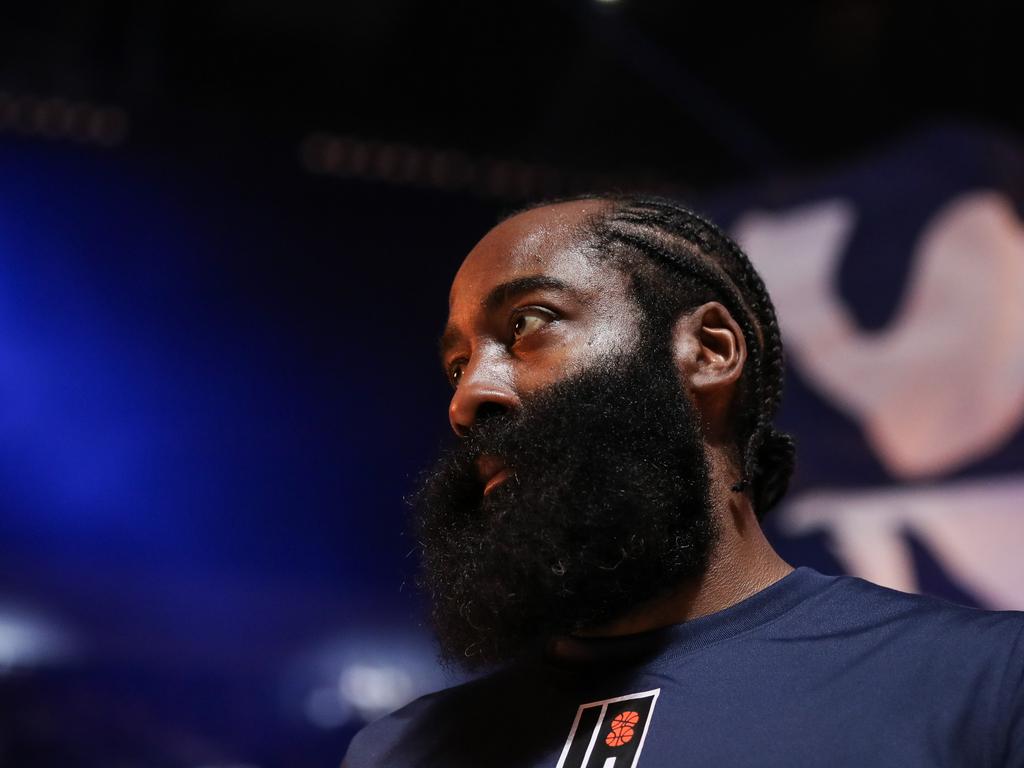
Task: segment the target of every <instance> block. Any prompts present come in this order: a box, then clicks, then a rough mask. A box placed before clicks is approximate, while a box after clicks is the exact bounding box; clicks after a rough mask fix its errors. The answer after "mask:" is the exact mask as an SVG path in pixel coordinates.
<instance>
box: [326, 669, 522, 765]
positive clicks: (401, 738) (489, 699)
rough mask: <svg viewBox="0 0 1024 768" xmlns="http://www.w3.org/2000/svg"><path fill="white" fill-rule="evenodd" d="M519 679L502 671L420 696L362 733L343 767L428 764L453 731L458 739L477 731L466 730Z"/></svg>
mask: <svg viewBox="0 0 1024 768" xmlns="http://www.w3.org/2000/svg"><path fill="white" fill-rule="evenodd" d="M515 679H516V678H515V673H513V672H512V671H510V670H503V671H499V672H495V673H492V674H490V675H487V676H485V677H481V678H477V679H475V680H471V681H469V682H466V683H462V684H461V685H456V686H452V687H450V688H445V689H443V690H440V691H436V692H434V693H429V694H426V695H424V696H421V697H419V698H418V699H416V700H414V701H412V702H411V703H409V704H407V705H405V706H404V707H402V708H401V709H398V710H396V711H395V712H392V713H391V714H390V715H385V716H384V717H382V718H380V719H378V720H375V721H374V722H372V723H370V724H369V725H367V726H365V727H364V728H363V729H362V730H361V731H359V732H358V733H357V734H356V735H355V737H354V738H353V739H352V742H351V743H350V745H349V748H348V752H347V754H346V756H345V762H344V765H345V766H346V768H374V767H375V766H389V767H393V768H398V767H399V766H404V765H423V764H427V763H429V760H430V757H431V756H432V755H437V754H438V753H439V752H440V751H441V750H442V749H443V748H444V747H445V745H447V744H449V743H450V738H451V736H452V735H453V734H452V733H451V730H452V729H453V728H459V729H460V730H462V731H463V733H462V734H460V739H465V738H466V736H467V734H471V733H472V732H473V730H474V729H473V728H471V727H470V728H466V727H465V726H466V725H467V724H468V723H470V722H472V721H473V720H474V719H476V718H479V717H485V716H486V712H487V710H489V709H490V708H491V707H492V706H493V705H494V704H495V703H497V702H501V701H503V700H504V699H505V698H506V696H507V695H508V694H509V688H510V687H511V686H514V684H515Z"/></svg>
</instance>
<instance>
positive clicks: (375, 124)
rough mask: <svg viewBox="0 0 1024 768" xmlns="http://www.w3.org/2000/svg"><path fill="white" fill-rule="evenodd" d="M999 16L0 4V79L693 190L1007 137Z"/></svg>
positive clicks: (249, 123)
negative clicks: (1002, 132) (892, 152)
mask: <svg viewBox="0 0 1024 768" xmlns="http://www.w3.org/2000/svg"><path fill="white" fill-rule="evenodd" d="M1011 6H1012V4H1009V3H1007V4H1002V5H999V4H994V3H977V2H976V3H971V4H969V5H967V4H961V3H928V4H923V3H890V2H884V0H861V1H858V0H831V1H830V2H821V3H788V4H779V3H737V2H717V3H686V2H655V1H654V0H619V2H598V0H580V1H579V2H573V1H571V0H546V1H545V2H540V1H538V0H520V2H508V1H506V2H473V3H467V2H456V3H452V2H448V3H425V2H415V0H364V2H360V3H354V2H348V3H339V2H334V3H327V2H306V3H294V2H293V3H279V2H268V1H267V0H260V1H256V0H246V2H230V1H229V0H220V1H219V2H214V1H211V2H204V3H172V2H167V1H166V0H164V1H162V2H160V1H156V0H148V1H141V2H127V1H120V2H115V1H108V2H98V1H93V2H81V3H67V4H57V3H46V2H42V3H32V4H29V3H23V4H8V7H7V8H6V9H5V10H4V11H3V16H5V17H6V18H4V19H2V21H0V89H5V90H7V91H8V92H9V93H16V94H17V93H28V94H34V95H36V96H38V97H40V98H44V97H52V96H59V97H62V98H68V99H87V100H91V101H95V102H100V103H113V104H117V105H119V106H122V107H124V108H125V109H126V110H127V111H128V114H129V115H130V116H131V120H132V126H133V128H132V134H131V140H132V141H133V142H136V143H142V144H147V143H152V144H158V145H161V144H167V143H172V144H173V143H176V142H177V143H195V142H209V143H215V144H216V143H221V144H223V143H225V142H228V143H230V142H231V141H232V140H233V139H234V138H237V140H238V141H246V140H249V139H251V138H252V137H260V138H261V139H270V140H276V139H278V138H282V139H287V140H288V141H290V142H293V141H296V140H297V139H298V138H299V137H301V136H303V135H305V134H307V133H308V132H310V131H313V130H323V131H330V132H333V133H339V134H345V135H349V136H355V137H360V138H362V139H369V140H379V141H388V142H404V143H408V144H411V145H414V146H422V147H431V148H450V149H458V150H462V151H464V152H467V153H471V154H474V155H488V156H497V157H507V158H518V159H521V160H526V161H531V162H542V163H547V164H551V165H555V166H558V167H564V168H573V169H580V170H586V171H600V172H607V173H613V174H620V175H629V174H632V173H638V172H645V173H652V172H653V173H654V174H656V175H658V176H662V177H664V178H666V179H670V180H672V181H674V182H676V183H679V184H683V185H686V186H689V187H695V188H698V189H704V188H707V187H710V186H715V185H719V184H722V183H727V182H730V181H737V180H742V179H749V178H752V177H755V176H763V175H764V174H765V173H768V172H773V171H778V170H780V169H786V170H795V171H798V172H799V171H804V170H807V169H812V168H814V167H816V166H819V165H821V164H823V163H829V162H833V161H836V160H838V159H841V158H844V157H847V156H850V155H852V154H856V153H858V152H860V151H862V150H864V149H866V148H869V147H871V146H874V145H876V144H878V143H880V142H882V141H884V140H886V139H888V138H889V137H892V136H893V135H896V134H899V133H901V132H903V131H905V130H909V129H911V128H914V127H916V126H918V125H919V124H921V123H924V122H927V121H929V120H932V119H949V118H953V119H960V120H971V121H974V120H979V121H982V122H986V123H990V124H995V125H996V126H997V127H1003V128H1008V129H1010V130H1014V131H1019V130H1020V129H1021V127H1022V126H1024V106H1022V100H1021V99H1020V98H1019V90H1018V89H1016V88H1015V87H1013V86H1012V85H1008V83H1010V82H1012V80H1013V79H1015V78H1013V77H1012V75H1013V74H1014V73H1017V74H1019V69H1020V66H1019V41H1018V39H1017V30H1018V29H1019V28H1018V27H1017V26H1016V25H1015V24H1013V23H1011V18H1010V14H1011V12H1010V10H1009V8H1010V7H1011Z"/></svg>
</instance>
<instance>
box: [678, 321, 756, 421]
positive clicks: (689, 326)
mask: <svg viewBox="0 0 1024 768" xmlns="http://www.w3.org/2000/svg"><path fill="white" fill-rule="evenodd" d="M672 354H673V358H674V359H675V363H676V368H677V370H678V371H679V374H680V376H681V377H682V380H683V381H684V382H685V383H686V386H687V389H688V390H689V391H690V392H691V394H692V395H693V397H694V400H695V401H696V403H697V405H698V407H700V408H701V410H702V411H703V412H704V414H705V417H707V418H708V419H709V421H711V422H712V423H714V422H715V421H716V420H717V419H716V418H715V417H716V416H719V417H721V418H724V416H725V414H726V412H727V411H728V407H729V405H730V403H731V401H732V395H733V392H735V390H736V383H737V382H738V381H739V378H740V376H741V375H742V374H743V366H744V365H746V362H747V342H746V339H744V338H743V331H742V330H741V329H740V326H739V323H737V322H736V320H734V319H733V316H732V314H731V313H730V312H729V310H728V309H726V308H725V306H724V305H722V304H720V303H719V302H717V301H709V302H707V303H706V304H701V305H700V306H699V307H697V308H696V309H694V310H692V311H691V312H687V313H684V314H682V315H680V316H679V318H678V319H677V320H676V322H675V325H674V326H673V328H672Z"/></svg>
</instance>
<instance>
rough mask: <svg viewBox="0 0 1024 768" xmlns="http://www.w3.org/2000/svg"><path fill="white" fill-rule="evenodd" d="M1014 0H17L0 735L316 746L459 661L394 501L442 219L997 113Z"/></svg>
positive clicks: (699, 178) (77, 756)
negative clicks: (438, 649) (781, 1)
mask: <svg viewBox="0 0 1024 768" xmlns="http://www.w3.org/2000/svg"><path fill="white" fill-rule="evenodd" d="M1010 7H1011V4H1005V5H999V4H988V3H973V4H970V5H964V4H947V3H930V4H916V3H885V2H880V1H879V2H851V1H837V2H823V3H793V4H786V5H784V6H779V5H778V4H740V3H700V4H697V3H681V2H653V1H652V0H620V2H617V3H600V2H579V3H573V2H543V3H542V2H518V3H465V4H461V3H417V2H410V1H408V0H374V1H373V2H363V3H304V4H299V3H288V4H285V3H269V2H207V3H201V4H199V3H196V4H184V3H170V2H131V3H130V2H83V3H76V4H71V3H68V4H66V5H65V4H59V3H33V4H28V3H21V4H19V3H15V4H8V5H7V6H6V7H5V9H4V10H3V11H2V12H0V542H2V543H0V547H2V548H0V553H2V556H0V764H2V765H62V766H66V765H83V766H92V765H104V766H111V765H113V766H143V765H145V766H199V765H239V764H246V765H258V766H277V765H281V766H314V765H336V764H337V763H338V762H339V761H340V759H341V757H342V755H343V754H344V750H345V745H346V744H347V741H348V739H349V738H350V737H351V735H352V733H353V732H354V730H355V729H357V728H358V727H359V726H360V725H361V724H362V722H364V721H365V719H366V718H368V717H372V716H374V715H375V714H377V713H379V712H382V711H385V710H387V709H388V708H390V707H391V706H394V705H395V704H396V703H400V701H401V700H403V697H408V696H409V695H412V694H414V693H416V692H419V691H423V690H429V689H431V688H433V687H439V686H440V685H443V684H445V683H446V682H448V681H451V680H453V679H455V678H454V676H453V675H451V674H447V675H446V674H445V673H444V672H443V671H442V670H440V669H439V668H438V667H437V666H436V664H435V663H434V662H433V648H432V646H431V644H430V640H429V636H428V635H427V633H426V632H425V631H424V630H423V628H422V621H421V618H420V609H419V605H418V603H417V600H416V597H415V595H414V592H413V590H412V589H411V587H410V580H411V577H412V574H413V571H414V558H413V557H411V556H410V552H411V550H412V542H411V541H410V540H409V539H408V538H407V537H403V536H402V530H403V526H404V514H405V509H404V506H403V502H402V498H403V496H405V495H406V494H407V493H408V492H409V491H410V489H411V488H412V484H413V482H414V478H415V475H416V472H417V471H418V469H419V468H421V467H422V466H423V465H424V464H425V463H426V462H428V461H429V459H430V457H431V455H432V453H433V452H434V450H435V449H436V447H437V445H438V444H439V443H440V442H441V441H442V440H444V439H445V437H446V432H447V429H448V427H447V422H446V417H445V403H446V400H447V396H448V393H447V385H446V384H445V382H444V379H443V376H442V375H441V372H440V370H439V367H438V365H437V362H436V359H435V352H434V349H435V347H434V339H435V336H436V334H437V333H438V331H439V330H440V327H441V324H442V323H443V320H444V312H445V308H446V294H447V286H448V282H449V280H450V279H451V276H452V275H453V274H454V271H455V269H456V268H457V266H458V264H459V262H460V261H461V259H462V257H463V256H464V254H465V253H466V252H467V251H468V250H469V248H470V247H472V244H473V243H474V242H475V241H476V240H477V239H478V238H479V237H480V236H481V235H482V233H483V232H485V231H486V229H487V228H488V227H489V226H490V225H491V224H492V223H493V222H494V220H495V218H496V217H497V216H498V215H500V214H501V213H502V212H505V211H508V210H510V209H513V208H515V207H516V206H518V205H520V204H522V203H523V202H524V201H526V200H527V199H532V198H536V197H543V196H551V195H562V194H572V193H575V192H581V191H585V190H590V189H605V188H609V187H617V188H627V189H631V188H642V189H648V190H656V191H662V192H668V193H671V194H676V195H678V196H680V197H683V198H685V199H687V200H689V201H691V202H695V203H698V204H699V203H700V201H701V200H705V199H708V198H710V197H712V196H714V195H716V194H720V193H721V192H722V191H723V190H729V189H732V188H735V187H738V186H742V185H744V184H750V183H758V184H767V185H769V186H770V184H771V182H772V179H775V178H779V177H781V176H785V177H787V178H794V177H812V176H815V175H819V174H824V173H826V172H828V171H829V170H830V169H833V168H836V167H841V166H843V165H844V164H849V163H852V162H855V161H856V159H857V158H859V157H863V156H866V155H868V154H870V153H871V152H874V151H876V150H878V149H880V148H882V147H885V146H887V145H888V144H890V143H891V142H893V141H896V140H898V139H899V138H900V137H902V136H905V135H907V134H910V133H913V132H915V131H918V130H921V129H922V128H923V127H926V126H929V125H932V124H936V123H941V122H948V121H951V120H952V121H957V122H959V123H970V124H977V125H982V126H986V127H988V128H994V129H996V130H998V131H1000V132H1003V133H1005V134H1008V135H1019V134H1020V133H1021V129H1022V127H1024V112H1022V110H1024V102H1022V100H1021V99H1020V97H1019V95H1020V88H1019V75H1020V64H1019V40H1018V31H1019V26H1018V25H1016V24H1015V23H1014V22H1013V20H1012V19H1011V14H1010V11H1009V9H1010ZM780 546H782V543H781V542H780ZM817 557H818V559H816V560H813V558H812V560H813V561H811V562H807V564H811V565H816V566H817V567H820V568H822V569H824V570H828V569H831V570H838V569H839V566H838V564H837V563H835V562H834V561H832V560H830V559H829V558H828V557H827V556H825V555H819V556H817ZM339 691H340V692H341V693H340V694H339V693H338V692H339Z"/></svg>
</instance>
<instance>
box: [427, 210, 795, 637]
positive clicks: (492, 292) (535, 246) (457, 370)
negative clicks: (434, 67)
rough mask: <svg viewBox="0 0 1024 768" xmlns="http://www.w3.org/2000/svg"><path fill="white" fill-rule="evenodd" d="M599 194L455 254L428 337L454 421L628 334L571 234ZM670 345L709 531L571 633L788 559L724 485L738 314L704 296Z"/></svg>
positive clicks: (726, 602)
mask: <svg viewBox="0 0 1024 768" xmlns="http://www.w3.org/2000/svg"><path fill="white" fill-rule="evenodd" d="M603 205H607V203H605V202H603V201H597V200H583V201H573V202H567V203H559V204H556V205H551V206H545V207H542V208H537V209H534V210H531V211H527V212H524V213H522V214H519V215H517V216H515V217H513V218H511V219H508V220H506V221H505V222H502V223H501V224H499V225H498V226H497V227H495V228H494V229H492V230H491V231H490V232H489V233H488V234H487V235H486V236H485V237H484V238H483V239H482V240H481V241H480V242H479V243H478V244H477V245H476V247H475V248H473V250H472V251H471V252H470V254H469V255H468V256H467V257H466V259H465V261H464V262H463V263H462V266H461V267H460V269H459V271H458V273H457V274H456V276H455V280H454V282H453V283H452V287H451V292H450V295H449V316H448V325H447V327H446V329H445V333H444V336H443V337H442V343H441V355H442V364H443V365H444V366H445V370H446V372H447V373H448V374H449V378H451V379H452V380H453V384H457V386H456V388H455V392H454V395H453V396H452V400H451V403H450V406H449V410H448V414H449V420H450V421H451V425H452V429H453V430H454V431H455V433H456V434H457V435H463V434H465V433H466V431H467V430H469V429H471V428H472V426H473V424H474V423H475V421H476V420H477V419H481V418H485V417H486V415H487V414H489V413H493V412H498V411H514V410H515V409H516V408H518V407H519V404H520V402H521V398H522V397H523V396H524V395H527V394H529V393H531V392H533V391H535V390H538V389H541V388H544V387H546V386H549V385H551V384H553V383H555V382H557V381H559V380H561V379H563V378H565V377H566V376H569V375H571V374H572V373H573V372H574V371H577V370H579V369H581V368H583V367H586V366H587V365H588V364H589V363H592V362H594V361H596V360H597V359H599V358H601V357H603V356H605V355H608V354H611V353H614V352H616V351H625V350H628V349H630V348H631V347H632V345H634V344H636V343H637V340H638V338H639V316H640V309H639V307H638V306H637V305H636V302H635V300H634V299H633V297H632V294H631V293H630V287H629V282H628V278H627V277H626V276H625V275H624V274H622V273H621V272H620V271H619V270H618V269H616V268H615V267H614V266H612V265H610V264H608V263H607V262H605V261H602V260H599V259H594V258H593V257H592V256H591V255H589V254H588V253H587V251H586V248H585V246H584V245H582V244H581V242H580V238H579V236H578V235H577V234H576V233H577V232H578V229H577V228H578V226H579V225H580V224H581V222H582V221H583V220H584V218H585V217H586V216H587V215H588V214H589V213H592V212H593V211H595V210H599V209H600V207H601V206H603ZM672 351H673V357H674V359H675V362H676V367H677V370H678V371H679V377H680V386H681V387H682V388H683V389H684V391H685V392H686V393H687V394H688V396H689V397H690V398H691V400H692V402H693V404H694V406H695V408H696V410H697V414H698V417H699V418H700V423H701V425H702V431H703V433H704V444H705V448H706V451H707V455H708V457H709V461H710V466H711V500H712V507H713V509H712V512H713V515H714V516H715V519H716V523H717V525H718V529H719V539H718V543H717V544H716V546H715V549H714V550H713V552H712V554H711V559H710V562H709V567H708V569H707V571H706V572H705V573H704V575H703V576H702V577H701V578H700V579H699V580H697V581H695V582H690V583H685V584H680V585H678V588H677V589H676V590H675V591H673V592H672V593H670V594H668V595H667V596H663V597H660V598H658V599H655V600H653V601H650V602H648V603H644V604H641V605H639V606H636V607H635V608H633V609H632V610H630V612H629V613H627V614H625V615H623V616H621V617H620V618H618V619H616V620H615V621H613V622H611V623H609V624H607V625H604V626H600V627H593V628H590V629H589V630H587V631H586V632H580V633H579V634H580V635H588V636H613V635H624V634H631V633H635V632H642V631H646V630H650V629H655V628H657V627H662V626H666V625H669V624H678V623H681V622H684V621H688V620H691V619H694V618H697V617H700V616H704V615H707V614H710V613H714V612H717V611H720V610H723V609H725V608H728V607H729V606H731V605H734V604H736V603H738V602H740V601H741V600H743V599H745V598H747V597H749V596H751V595H753V594H754V593H756V592H759V591H760V590H762V589H764V588H765V587H767V586H769V585H771V584H773V583H774V582H776V581H778V580H779V579H781V578H782V577H783V576H785V575H786V574H788V573H789V572H790V571H792V570H793V569H792V566H790V565H788V564H787V563H786V562H785V561H784V560H782V558H781V557H780V556H779V555H778V554H777V553H776V552H775V550H774V549H773V548H772V547H771V545H770V544H769V543H768V541H767V539H766V538H765V537H764V534H763V532H762V530H761V526H760V525H759V523H758V522H757V519H756V516H755V515H754V510H753V508H752V506H751V503H750V499H749V496H748V495H746V494H741V493H736V492H734V491H732V490H731V486H732V485H733V484H735V483H736V482H737V481H738V480H739V478H740V472H739V469H738V466H737V462H736V447H735V446H734V445H733V444H732V441H731V439H730V430H729V424H730V418H731V414H732V408H733V403H734V396H735V392H736V385H737V381H738V380H739V378H740V375H741V373H742V372H743V366H744V364H745V363H746V360H747V348H746V344H745V341H744V338H743V334H742V332H741V330H740V327H739V325H738V324H737V323H736V321H735V320H734V319H733V317H732V316H731V315H730V313H729V311H728V310H727V309H726V308H725V307H724V306H723V305H721V304H719V303H718V302H708V303H706V304H704V305H702V306H700V307H697V308H696V309H695V310H693V311H691V312H687V313H684V314H681V315H680V316H679V318H678V319H677V320H676V322H675V324H674V327H673V332H672ZM479 466H480V470H481V476H482V478H483V479H484V480H485V482H487V481H488V480H491V482H492V483H493V484H497V483H500V482H501V481H502V480H503V479H504V476H503V473H505V472H507V468H505V467H504V466H503V464H502V463H501V460H500V457H487V458H486V459H485V460H483V461H481V463H480V465H479ZM553 642H555V643H557V644H559V646H560V647H559V648H558V650H559V652H561V653H567V654H571V653H572V652H573V640H572V638H558V639H556V640H554V641H553Z"/></svg>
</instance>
